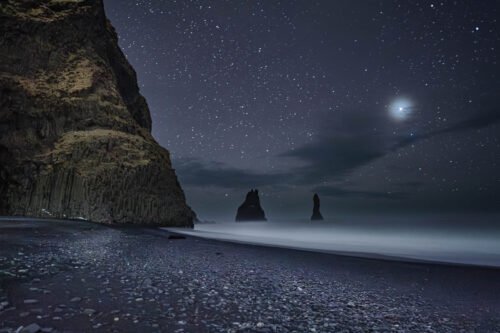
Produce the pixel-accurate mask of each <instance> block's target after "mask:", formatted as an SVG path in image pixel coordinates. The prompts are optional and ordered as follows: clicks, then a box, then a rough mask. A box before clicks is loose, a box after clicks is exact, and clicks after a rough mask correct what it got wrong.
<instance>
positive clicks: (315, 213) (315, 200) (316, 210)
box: [311, 193, 323, 221]
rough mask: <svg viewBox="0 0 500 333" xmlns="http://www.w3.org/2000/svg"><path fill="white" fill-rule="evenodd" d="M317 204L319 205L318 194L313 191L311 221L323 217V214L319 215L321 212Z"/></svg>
mask: <svg viewBox="0 0 500 333" xmlns="http://www.w3.org/2000/svg"><path fill="white" fill-rule="evenodd" d="M319 206H320V202H319V196H318V194H316V193H314V196H313V213H312V216H311V220H312V221H315V220H322V219H323V215H321V212H320V211H319Z"/></svg>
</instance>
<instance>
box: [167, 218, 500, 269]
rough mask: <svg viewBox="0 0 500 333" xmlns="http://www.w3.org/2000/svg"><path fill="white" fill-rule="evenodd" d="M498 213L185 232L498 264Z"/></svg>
mask: <svg viewBox="0 0 500 333" xmlns="http://www.w3.org/2000/svg"><path fill="white" fill-rule="evenodd" d="M499 221H500V219H499V216H498V215H482V216H477V215H472V214H471V215H467V216H463V215H461V216H458V215H456V216H449V215H448V216H444V215H443V216H440V215H427V216H419V217H411V218H410V217H404V216H378V217H369V216H343V217H338V218H334V219H330V220H324V221H308V220H298V219H297V220H291V219H288V220H276V221H272V220H271V221H267V222H227V221H226V222H223V221H221V222H214V223H199V224H196V225H195V227H194V230H186V229H176V228H168V230H170V231H175V232H178V233H182V234H185V235H191V236H196V237H202V238H208V239H216V240H222V241H231V242H239V243H248V244H255V245H265V246H277V247H286V248H295V249H302V250H308V251H318V252H332V253H337V254H345V255H352V256H361V257H374V258H386V259H394V260H417V261H430V262H440V263H453V264H466V265H480V266H493V267H500V225H499Z"/></svg>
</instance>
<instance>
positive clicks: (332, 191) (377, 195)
mask: <svg viewBox="0 0 500 333" xmlns="http://www.w3.org/2000/svg"><path fill="white" fill-rule="evenodd" d="M314 192H316V193H318V194H320V195H323V196H327V197H336V198H352V197H355V198H363V199H391V200H394V199H403V198H405V197H406V193H404V192H376V191H360V190H350V189H343V188H339V187H336V186H319V187H316V188H315V189H314Z"/></svg>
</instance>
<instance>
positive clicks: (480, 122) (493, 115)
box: [392, 110, 500, 151]
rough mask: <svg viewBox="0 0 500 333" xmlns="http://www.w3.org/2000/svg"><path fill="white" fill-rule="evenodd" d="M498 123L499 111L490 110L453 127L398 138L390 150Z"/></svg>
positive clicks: (499, 118) (499, 120)
mask: <svg viewBox="0 0 500 333" xmlns="http://www.w3.org/2000/svg"><path fill="white" fill-rule="evenodd" d="M498 122H500V111H498V110H491V111H489V112H481V113H479V114H477V115H475V116H474V117H471V118H468V119H465V120H462V121H459V122H457V123H455V124H453V125H450V126H448V127H445V128H442V129H439V130H436V131H431V132H428V133H424V134H421V135H415V136H411V137H404V138H400V139H399V141H398V142H397V143H396V144H395V145H394V146H393V148H392V150H393V151H394V150H397V149H400V148H403V147H406V146H408V145H410V144H413V143H415V142H417V141H421V140H424V139H430V138H432V137H435V136H438V135H442V134H448V133H454V132H462V131H468V130H474V129H480V128H484V127H488V126H491V125H494V124H496V123H498Z"/></svg>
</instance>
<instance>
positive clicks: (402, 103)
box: [389, 98, 413, 121]
mask: <svg viewBox="0 0 500 333" xmlns="http://www.w3.org/2000/svg"><path fill="white" fill-rule="evenodd" d="M412 109H413V103H412V102H411V101H410V100H408V99H404V98H400V99H397V100H395V101H394V102H392V103H391V105H390V106H389V114H390V116H391V117H392V118H393V119H395V120H398V121H403V120H406V119H408V118H409V117H410V116H411V111H412Z"/></svg>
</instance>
